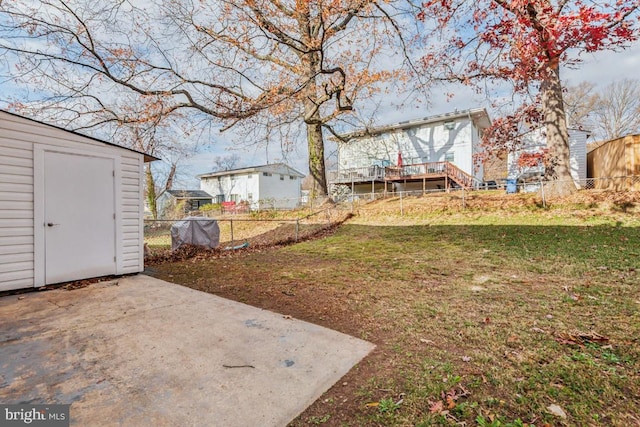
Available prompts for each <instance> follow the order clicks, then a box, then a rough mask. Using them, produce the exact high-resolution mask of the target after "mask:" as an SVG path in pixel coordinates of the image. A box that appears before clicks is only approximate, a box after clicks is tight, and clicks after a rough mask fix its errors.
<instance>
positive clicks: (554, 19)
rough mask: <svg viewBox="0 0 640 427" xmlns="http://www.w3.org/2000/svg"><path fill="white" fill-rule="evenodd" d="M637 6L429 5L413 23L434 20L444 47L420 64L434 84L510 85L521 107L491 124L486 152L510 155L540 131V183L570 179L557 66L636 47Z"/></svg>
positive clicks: (458, 0)
mask: <svg viewBox="0 0 640 427" xmlns="http://www.w3.org/2000/svg"><path fill="white" fill-rule="evenodd" d="M639 6H640V1H638V0H634V1H622V0H617V1H614V2H594V1H582V0H557V1H553V0H477V1H469V0H429V1H426V2H425V3H424V4H423V9H422V11H421V13H420V14H419V18H420V19H421V20H423V21H424V22H425V23H428V22H429V21H430V20H431V19H434V20H435V21H436V22H437V23H438V25H437V29H435V30H434V32H435V33H438V35H439V37H441V39H442V40H443V42H442V43H441V44H439V45H437V46H434V48H433V49H431V50H430V51H429V52H428V53H427V54H426V55H425V56H424V57H423V68H424V70H425V72H426V73H429V74H430V75H431V76H432V77H433V78H434V79H442V80H446V81H457V82H461V83H463V84H467V85H472V86H475V87H477V88H480V84H481V83H484V82H487V81H489V82H504V81H507V82H510V83H511V84H512V86H513V88H514V91H515V93H516V94H520V95H524V99H525V102H524V105H522V106H521V107H519V108H515V109H514V110H515V112H514V113H513V114H511V115H510V116H508V117H504V118H501V119H498V120H496V121H495V122H494V126H493V128H492V129H490V130H489V132H487V133H486V135H485V143H486V144H487V147H488V148H489V149H490V150H493V151H503V150H507V149H511V148H513V147H514V146H517V145H518V143H519V139H518V138H519V136H520V135H522V134H524V133H526V131H527V130H529V129H531V128H535V127H540V126H543V127H544V130H545V132H544V133H545V134H546V137H547V144H548V147H547V148H548V150H547V156H548V158H547V163H548V164H551V165H553V166H554V167H553V168H550V169H549V170H548V172H550V171H551V173H548V174H547V178H548V179H555V180H564V179H570V174H569V168H568V160H569V157H568V156H569V148H568V131H567V125H566V118H565V113H564V109H563V102H562V81H561V78H560V70H561V66H574V67H575V66H578V65H579V63H580V62H581V59H582V58H581V55H582V54H583V53H586V52H596V51H600V50H606V49H612V50H618V49H623V48H624V47H625V46H626V45H627V44H628V43H630V42H633V41H635V40H637V39H638V8H639ZM432 34H434V33H432Z"/></svg>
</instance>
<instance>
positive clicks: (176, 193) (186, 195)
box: [167, 190, 213, 199]
mask: <svg viewBox="0 0 640 427" xmlns="http://www.w3.org/2000/svg"><path fill="white" fill-rule="evenodd" d="M167 193H169V194H170V195H171V196H173V197H174V198H176V199H213V196H211V194H209V193H207V192H206V191H203V190H167Z"/></svg>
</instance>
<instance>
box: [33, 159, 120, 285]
mask: <svg viewBox="0 0 640 427" xmlns="http://www.w3.org/2000/svg"><path fill="white" fill-rule="evenodd" d="M114 170H115V169H114V160H113V159H109V158H101V157H90V156H82V155H76V154H68V153H56V152H49V151H47V152H45V158H44V190H45V191H44V211H45V212H44V219H45V221H44V224H43V226H44V228H45V233H44V234H45V283H46V284H50V283H59V282H65V281H70V280H78V279H85V278H88V277H98V276H105V275H110V274H115V273H116V260H115V254H116V238H115V178H114Z"/></svg>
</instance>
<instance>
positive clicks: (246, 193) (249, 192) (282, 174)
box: [198, 163, 304, 209]
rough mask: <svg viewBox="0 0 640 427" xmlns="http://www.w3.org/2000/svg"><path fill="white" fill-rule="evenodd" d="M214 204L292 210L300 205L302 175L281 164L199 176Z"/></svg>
mask: <svg viewBox="0 0 640 427" xmlns="http://www.w3.org/2000/svg"><path fill="white" fill-rule="evenodd" d="M198 178H199V179H200V189H201V190H203V191H206V192H207V193H209V194H210V195H211V196H212V197H213V202H214V203H222V202H236V203H240V202H247V203H249V206H250V208H251V209H269V208H275V209H293V208H295V207H297V206H298V205H299V203H300V197H301V184H302V181H301V180H302V178H304V175H303V174H302V173H300V172H298V171H297V170H295V169H294V168H292V167H291V166H288V165H286V164H284V163H274V164H268V165H261V166H253V167H248V168H240V169H233V170H227V171H220V172H211V173H206V174H202V175H198Z"/></svg>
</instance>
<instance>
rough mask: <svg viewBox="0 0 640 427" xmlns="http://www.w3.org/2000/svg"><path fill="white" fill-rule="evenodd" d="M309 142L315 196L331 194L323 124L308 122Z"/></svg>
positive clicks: (310, 166) (310, 167)
mask: <svg viewBox="0 0 640 427" xmlns="http://www.w3.org/2000/svg"><path fill="white" fill-rule="evenodd" d="M307 144H308V147H309V173H310V174H311V177H312V178H313V184H314V188H315V190H316V194H315V196H327V195H329V189H328V187H327V178H326V169H325V162H324V139H323V137H322V125H320V124H318V123H312V124H307Z"/></svg>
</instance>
